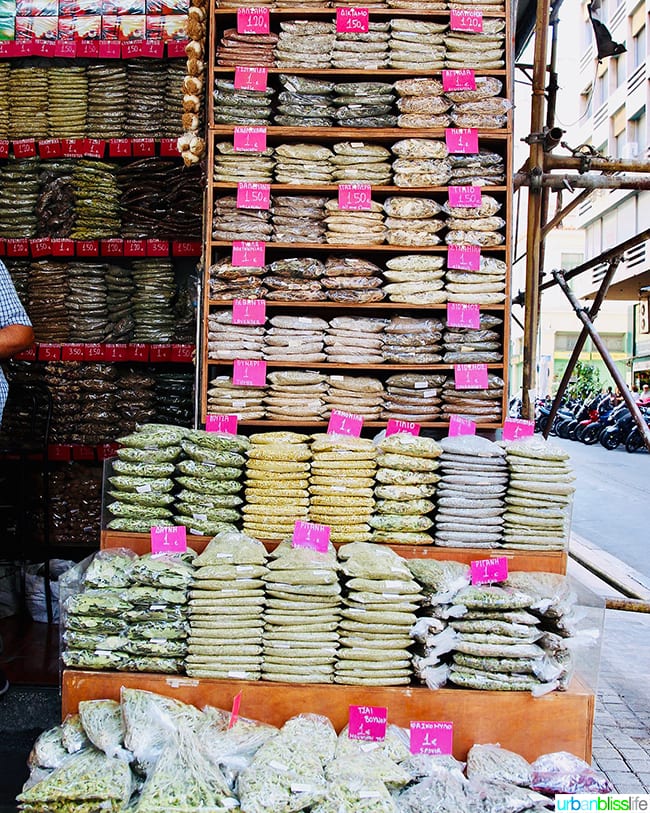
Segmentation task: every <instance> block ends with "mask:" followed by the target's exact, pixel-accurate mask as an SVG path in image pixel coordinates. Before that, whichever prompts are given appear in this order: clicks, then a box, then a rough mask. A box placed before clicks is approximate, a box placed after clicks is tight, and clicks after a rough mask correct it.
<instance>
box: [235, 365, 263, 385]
mask: <svg viewBox="0 0 650 813" xmlns="http://www.w3.org/2000/svg"><path fill="white" fill-rule="evenodd" d="M232 383H233V384H234V385H235V386H239V387H263V386H265V384H266V362H265V361H263V360H258V359H235V361H234V362H233V368H232Z"/></svg>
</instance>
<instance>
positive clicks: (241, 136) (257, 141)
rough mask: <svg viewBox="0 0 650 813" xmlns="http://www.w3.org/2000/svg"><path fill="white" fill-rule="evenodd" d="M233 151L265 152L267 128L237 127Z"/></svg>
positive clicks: (234, 131) (234, 134)
mask: <svg viewBox="0 0 650 813" xmlns="http://www.w3.org/2000/svg"><path fill="white" fill-rule="evenodd" d="M233 149H234V150H235V152H264V150H265V149H266V127H235V129H234V130H233Z"/></svg>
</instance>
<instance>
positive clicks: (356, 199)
mask: <svg viewBox="0 0 650 813" xmlns="http://www.w3.org/2000/svg"><path fill="white" fill-rule="evenodd" d="M371 208H372V188H371V186H370V184H369V183H342V184H339V209H346V210H350V211H355V210H356V211H362V210H363V211H366V210H368V209H371Z"/></svg>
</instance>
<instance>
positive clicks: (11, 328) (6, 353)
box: [0, 325, 34, 359]
mask: <svg viewBox="0 0 650 813" xmlns="http://www.w3.org/2000/svg"><path fill="white" fill-rule="evenodd" d="M33 342H34V331H33V330H32V328H31V327H29V326H27V325H7V327H2V328H0V359H8V358H10V357H11V356H13V355H15V354H16V353H20V351H21V350H26V349H27V348H28V347H30V346H31V345H32V344H33Z"/></svg>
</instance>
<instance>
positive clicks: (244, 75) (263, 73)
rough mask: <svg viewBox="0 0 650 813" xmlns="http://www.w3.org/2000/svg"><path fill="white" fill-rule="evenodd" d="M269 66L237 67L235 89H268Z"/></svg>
mask: <svg viewBox="0 0 650 813" xmlns="http://www.w3.org/2000/svg"><path fill="white" fill-rule="evenodd" d="M268 75H269V69H268V68H248V67H241V68H240V67H237V68H235V90H260V91H264V90H266V87H267V84H268Z"/></svg>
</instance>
